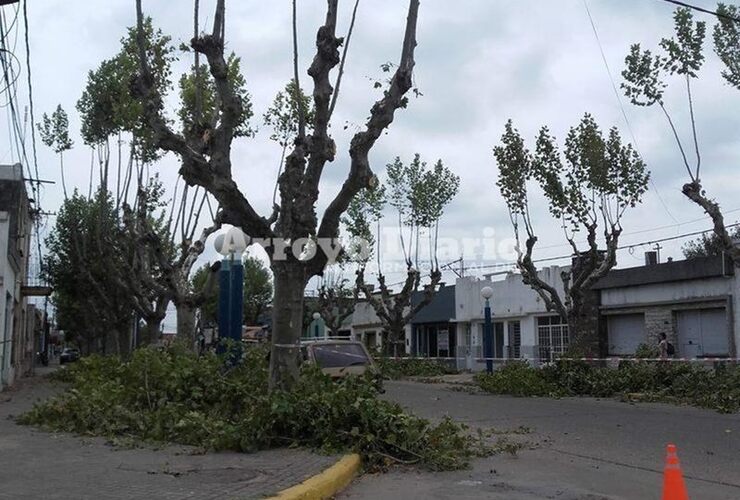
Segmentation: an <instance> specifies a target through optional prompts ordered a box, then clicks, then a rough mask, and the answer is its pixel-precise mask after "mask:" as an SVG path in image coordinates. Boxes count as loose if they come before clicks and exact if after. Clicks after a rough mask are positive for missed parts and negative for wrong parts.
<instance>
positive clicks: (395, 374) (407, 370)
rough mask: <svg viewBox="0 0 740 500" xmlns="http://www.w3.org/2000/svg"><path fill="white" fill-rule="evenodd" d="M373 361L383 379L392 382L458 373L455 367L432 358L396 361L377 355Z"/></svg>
mask: <svg viewBox="0 0 740 500" xmlns="http://www.w3.org/2000/svg"><path fill="white" fill-rule="evenodd" d="M373 359H374V360H375V363H376V364H377V365H378V369H379V370H380V373H381V374H382V375H383V377H384V378H388V379H391V380H397V379H399V378H402V377H437V376H440V375H450V374H453V373H458V372H457V370H456V369H455V368H454V367H453V366H450V365H449V364H446V363H444V362H442V361H437V360H435V359H430V358H403V359H395V358H391V357H388V356H381V355H376V356H373Z"/></svg>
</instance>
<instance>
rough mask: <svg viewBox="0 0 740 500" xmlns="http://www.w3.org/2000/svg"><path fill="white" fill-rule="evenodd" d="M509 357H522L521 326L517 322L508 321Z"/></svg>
mask: <svg viewBox="0 0 740 500" xmlns="http://www.w3.org/2000/svg"><path fill="white" fill-rule="evenodd" d="M509 357H510V358H520V357H522V325H521V324H520V323H519V322H518V321H509Z"/></svg>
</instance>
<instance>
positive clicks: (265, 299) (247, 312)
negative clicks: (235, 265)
mask: <svg viewBox="0 0 740 500" xmlns="http://www.w3.org/2000/svg"><path fill="white" fill-rule="evenodd" d="M271 301H272V274H271V273H270V270H269V269H267V268H266V267H265V265H264V264H263V263H262V261H261V260H259V259H258V258H256V257H252V256H249V255H248V256H247V257H246V258H245V259H244V321H245V322H246V324H248V325H256V324H257V320H258V318H259V316H260V315H261V314H262V312H263V311H264V310H265V308H266V307H267V306H268V305H269V304H270V302H271Z"/></svg>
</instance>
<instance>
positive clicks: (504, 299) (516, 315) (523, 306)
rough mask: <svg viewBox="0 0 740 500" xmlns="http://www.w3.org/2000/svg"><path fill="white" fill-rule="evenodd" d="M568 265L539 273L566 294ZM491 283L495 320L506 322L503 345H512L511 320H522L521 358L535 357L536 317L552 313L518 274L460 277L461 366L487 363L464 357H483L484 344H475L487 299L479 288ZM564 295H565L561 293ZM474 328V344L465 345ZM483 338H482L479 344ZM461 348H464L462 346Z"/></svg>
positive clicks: (457, 291) (457, 295)
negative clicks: (564, 275)
mask: <svg viewBox="0 0 740 500" xmlns="http://www.w3.org/2000/svg"><path fill="white" fill-rule="evenodd" d="M567 269H569V268H568V267H559V266H551V267H547V268H544V269H542V270H540V272H539V276H540V278H541V279H543V280H544V281H545V282H547V283H548V284H550V285H552V286H553V287H555V289H556V290H558V292H559V293H561V294H562V293H563V282H562V280H561V278H560V273H561V272H562V271H563V270H567ZM486 286H490V287H491V288H492V289H493V296H492V297H491V299H490V303H491V314H492V316H493V317H492V319H493V321H494V322H503V323H504V347H505V348H508V347H509V336H508V330H509V322H512V321H519V325H520V334H521V357H522V358H528V359H533V358H535V357H536V353H535V352H534V346H536V345H537V343H538V341H537V317H538V316H545V315H551V314H553V313H552V312H548V311H547V309H546V307H545V304H544V302H543V301H542V299H541V298H540V296H539V295H538V294H537V292H535V291H534V290H533V289H532V288H531V287H530V286H529V285H525V284H524V283H523V282H522V276H521V274H519V273H509V274H507V275H506V277H505V278H504V279H502V280H497V281H491V280H488V279H478V278H475V277H466V278H458V279H457V281H456V282H455V305H456V308H457V310H456V313H457V316H456V322H457V323H458V334H457V341H458V367H459V368H461V369H466V368H472V369H473V370H480V369H483V368H485V363H476V362H473V363H472V364H473V366H472V367H471V366H470V364H471V362H470V360H468V359H465V355H464V353H467V352H468V351H470V352H471V355H472V357H476V356H482V347H477V345H476V344H475V340H476V337H480V332H482V325H483V314H484V311H483V309H484V307H485V299H484V298H483V297H482V296H481V294H480V291H481V289H482V288H483V287H486ZM561 296H562V295H561ZM468 329H470V331H471V344H473V345H472V346H468V345H467V344H466V337H467V335H466V332H467V330H468ZM480 344H482V339H480V338H479V344H478V345H480ZM461 347H462V349H461Z"/></svg>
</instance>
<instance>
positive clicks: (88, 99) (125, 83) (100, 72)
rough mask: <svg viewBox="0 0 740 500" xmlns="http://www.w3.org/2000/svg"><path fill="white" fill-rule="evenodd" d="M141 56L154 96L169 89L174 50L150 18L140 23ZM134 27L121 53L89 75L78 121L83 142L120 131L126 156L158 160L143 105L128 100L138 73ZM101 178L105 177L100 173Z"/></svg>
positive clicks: (95, 143) (100, 141) (102, 141)
mask: <svg viewBox="0 0 740 500" xmlns="http://www.w3.org/2000/svg"><path fill="white" fill-rule="evenodd" d="M142 30H143V33H144V36H143V43H144V46H145V48H144V53H145V54H146V58H147V64H148V65H149V67H150V68H151V77H152V85H153V86H154V87H155V88H156V89H157V90H158V92H162V93H166V92H168V91H169V89H171V88H172V81H171V76H172V69H171V65H172V62H173V61H174V60H175V54H174V52H175V48H174V47H173V46H172V44H171V43H170V42H171V38H170V37H169V36H167V35H165V34H163V33H162V31H161V30H160V29H155V28H154V26H153V24H152V20H151V18H147V19H145V20H144V21H143V23H142ZM136 33H137V32H136V28H129V29H128V33H127V35H126V36H125V37H124V38H122V39H121V50H120V51H119V53H118V54H116V55H115V56H114V57H113V58H112V59H107V60H104V61H103V62H101V63H100V66H99V67H98V68H97V69H96V70H94V71H90V72H89V73H88V77H87V85H86V87H85V90H84V92H83V93H82V97H81V98H80V100H79V101H78V102H77V110H78V111H79V113H80V116H81V118H82V130H81V132H82V138H83V140H84V142H85V144H87V145H89V146H98V145H101V144H106V143H107V142H108V141H109V139H110V138H111V137H112V136H117V135H118V134H119V133H130V134H131V152H132V154H133V155H134V157H136V158H137V159H139V160H141V161H143V162H144V163H151V162H153V161H155V160H156V159H158V158H159V157H160V156H161V151H159V150H158V148H157V147H156V145H155V144H154V138H153V134H152V131H151V130H150V129H149V128H148V127H145V126H143V124H142V117H143V113H144V108H143V104H142V103H141V102H140V101H139V100H137V99H134V98H132V96H131V92H130V89H129V86H130V84H131V81H132V80H133V79H134V77H135V75H136V74H137V71H138V57H139V52H138V47H137V44H136ZM104 178H107V176H106V174H105V173H104Z"/></svg>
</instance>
